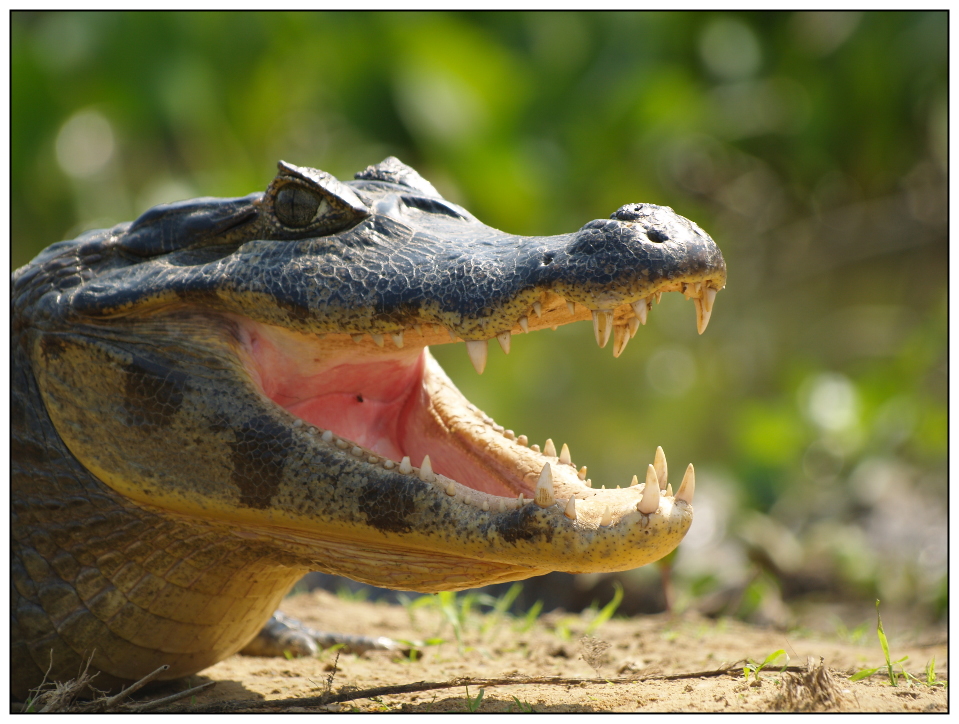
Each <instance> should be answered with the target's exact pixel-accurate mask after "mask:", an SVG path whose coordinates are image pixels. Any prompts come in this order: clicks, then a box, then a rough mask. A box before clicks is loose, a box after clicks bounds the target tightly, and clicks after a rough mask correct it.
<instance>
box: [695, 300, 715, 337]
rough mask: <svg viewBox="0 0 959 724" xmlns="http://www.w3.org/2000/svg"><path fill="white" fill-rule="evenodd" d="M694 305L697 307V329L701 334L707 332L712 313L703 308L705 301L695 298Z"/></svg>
mask: <svg viewBox="0 0 959 724" xmlns="http://www.w3.org/2000/svg"><path fill="white" fill-rule="evenodd" d="M693 304H695V305H696V329H697V330H698V331H699V333H700V334H702V333H703V332H705V331H706V325H707V324H709V316H710V314H711V313H710V312H707V311H706V310H705V308H704V307H703V300H702V299H698V298H694V299H693Z"/></svg>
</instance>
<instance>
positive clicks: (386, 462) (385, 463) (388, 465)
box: [383, 460, 396, 470]
mask: <svg viewBox="0 0 959 724" xmlns="http://www.w3.org/2000/svg"><path fill="white" fill-rule="evenodd" d="M383 467H384V468H386V469H387V470H392V469H393V468H395V467H396V463H394V462H393V461H392V460H384V461H383Z"/></svg>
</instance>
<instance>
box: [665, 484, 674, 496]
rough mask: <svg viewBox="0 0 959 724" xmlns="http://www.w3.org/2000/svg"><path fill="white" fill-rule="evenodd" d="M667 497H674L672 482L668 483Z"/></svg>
mask: <svg viewBox="0 0 959 724" xmlns="http://www.w3.org/2000/svg"><path fill="white" fill-rule="evenodd" d="M666 497H667V498H672V497H673V484H672V483H666Z"/></svg>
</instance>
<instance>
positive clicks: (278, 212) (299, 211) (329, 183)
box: [262, 161, 370, 238]
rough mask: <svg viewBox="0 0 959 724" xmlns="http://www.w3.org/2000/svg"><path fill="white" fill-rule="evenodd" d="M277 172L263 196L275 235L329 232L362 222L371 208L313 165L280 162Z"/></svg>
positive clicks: (348, 189) (281, 236)
mask: <svg viewBox="0 0 959 724" xmlns="http://www.w3.org/2000/svg"><path fill="white" fill-rule="evenodd" d="M277 166H278V168H279V170H280V171H279V173H278V174H277V175H276V178H274V179H273V182H272V183H271V184H270V185H269V187H268V188H267V190H266V194H264V196H263V201H262V208H263V210H264V211H266V212H267V215H268V216H269V218H270V220H271V224H270V225H271V227H272V228H271V232H272V233H271V236H272V237H274V238H277V237H278V238H300V237H303V236H305V235H308V234H316V233H319V234H329V233H332V232H334V231H339V230H340V229H344V228H347V227H350V226H353V225H355V224H356V223H358V222H360V221H362V220H363V219H365V218H366V217H367V216H369V215H370V210H369V209H368V208H367V207H366V205H365V204H364V203H363V202H362V201H360V199H359V197H358V196H357V195H356V194H355V193H353V190H352V189H351V188H350V187H349V186H346V185H345V184H343V183H340V181H338V180H337V179H336V178H334V177H333V176H331V175H330V174H328V173H326V172H325V171H320V170H319V169H315V168H308V167H304V166H294V165H293V164H292V163H287V162H286V161H280V162H279V163H278V164H277Z"/></svg>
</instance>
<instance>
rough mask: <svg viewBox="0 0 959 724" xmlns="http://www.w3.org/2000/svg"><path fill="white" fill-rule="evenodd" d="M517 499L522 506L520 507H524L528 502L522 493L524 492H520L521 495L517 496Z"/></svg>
mask: <svg viewBox="0 0 959 724" xmlns="http://www.w3.org/2000/svg"><path fill="white" fill-rule="evenodd" d="M517 500H518V501H519V507H520V508H522V507H523V506H524V505H525V504H526V501H525V500H524V499H523V494H522V493H520V494H519V497H518V498H517Z"/></svg>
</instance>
